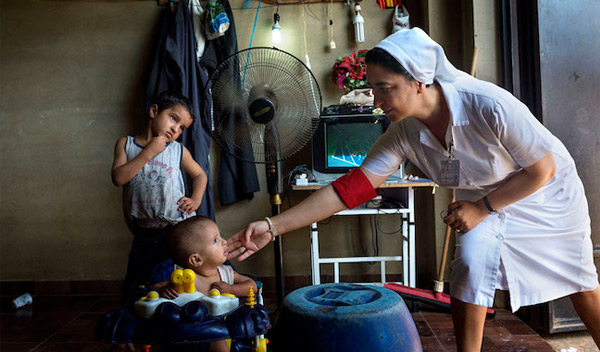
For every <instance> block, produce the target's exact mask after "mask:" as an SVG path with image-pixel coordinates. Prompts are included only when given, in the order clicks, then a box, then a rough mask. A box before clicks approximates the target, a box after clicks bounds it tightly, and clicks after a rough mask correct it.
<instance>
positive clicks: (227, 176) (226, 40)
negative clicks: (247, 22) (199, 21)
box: [200, 0, 260, 205]
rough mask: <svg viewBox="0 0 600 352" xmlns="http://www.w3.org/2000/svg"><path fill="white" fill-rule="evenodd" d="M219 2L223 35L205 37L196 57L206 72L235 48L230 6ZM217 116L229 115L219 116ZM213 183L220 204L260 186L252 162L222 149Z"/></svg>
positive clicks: (235, 65) (247, 195) (248, 196)
mask: <svg viewBox="0 0 600 352" xmlns="http://www.w3.org/2000/svg"><path fill="white" fill-rule="evenodd" d="M222 4H223V7H224V8H225V12H226V13H227V16H228V17H229V21H230V25H229V29H228V30H227V31H226V32H225V34H224V35H223V36H221V37H219V38H217V39H213V40H207V41H206V46H205V48H204V53H203V54H202V59H201V60H200V66H202V67H203V68H205V69H206V70H207V71H208V72H209V74H211V73H213V72H214V71H215V70H216V69H217V67H218V66H219V65H220V64H221V63H223V62H224V61H225V60H226V59H227V58H229V57H230V56H231V55H233V54H235V53H236V52H237V51H238V46H237V36H236V31H235V23H234V20H233V12H232V11H231V6H230V5H229V1H227V0H222ZM229 69H230V70H232V72H236V70H239V66H238V62H237V60H235V61H232V62H231V65H230V67H229ZM234 77H235V76H234ZM240 86H241V83H240ZM240 96H241V94H240ZM214 109H215V111H214V114H215V116H220V115H221V114H222V111H218V110H219V109H218V107H214ZM220 118H231V117H222V116H221V117H220ZM235 118H237V119H240V118H244V117H243V113H239V114H237V116H236V117H235ZM229 133H234V131H229ZM238 133H239V132H238ZM248 148H251V146H250V145H248ZM250 150H251V149H250ZM217 183H218V184H217V187H218V190H219V198H220V201H221V204H223V205H228V204H232V203H235V202H237V201H240V200H242V199H251V198H253V197H254V192H257V191H259V190H260V186H259V183H258V176H257V174H256V165H255V164H254V163H251V162H248V161H242V160H240V159H239V158H235V157H234V156H232V155H230V154H228V153H226V152H223V153H222V154H221V162H220V165H219V180H218V182H217Z"/></svg>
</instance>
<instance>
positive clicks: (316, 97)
mask: <svg viewBox="0 0 600 352" xmlns="http://www.w3.org/2000/svg"><path fill="white" fill-rule="evenodd" d="M207 89H210V91H211V94H210V96H212V106H211V113H210V114H209V116H207V121H205V122H206V125H207V126H208V128H209V129H210V131H211V133H212V136H213V139H214V141H215V142H216V143H217V144H218V145H219V146H220V147H221V149H223V150H224V151H226V152H227V153H229V154H231V155H233V156H234V157H236V158H238V159H242V160H245V161H250V162H255V163H274V162H278V161H281V160H283V159H286V158H288V157H289V156H291V155H293V154H294V153H296V152H298V151H299V150H300V149H302V147H304V145H305V144H306V143H308V142H309V141H310V139H311V137H312V135H313V133H314V131H315V130H316V128H317V124H318V120H319V115H320V111H321V91H320V89H319V85H318V83H317V81H316V79H315V77H314V76H313V74H312V72H311V71H310V70H309V69H308V68H307V67H306V65H304V63H303V62H302V61H300V60H299V59H298V58H296V57H295V56H293V55H291V54H289V53H287V52H285V51H282V50H279V49H276V48H266V47H256V48H250V49H245V50H242V51H239V52H237V53H235V54H233V55H232V56H230V57H229V58H227V59H226V60H225V61H224V62H223V63H221V65H219V67H217V69H216V70H215V71H214V72H213V74H212V75H211V76H210V79H209V84H208V85H207Z"/></svg>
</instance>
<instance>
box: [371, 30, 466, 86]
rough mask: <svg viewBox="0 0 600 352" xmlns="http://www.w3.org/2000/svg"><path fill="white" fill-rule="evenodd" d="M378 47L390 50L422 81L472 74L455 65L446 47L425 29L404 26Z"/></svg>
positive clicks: (453, 78)
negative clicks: (405, 27) (451, 61)
mask: <svg viewBox="0 0 600 352" xmlns="http://www.w3.org/2000/svg"><path fill="white" fill-rule="evenodd" d="M375 47H376V48H381V49H383V50H385V51H387V52H388V53H389V54H390V55H392V56H393V57H394V58H395V59H396V60H398V62H399V63H400V64H401V65H402V66H403V67H404V68H405V69H406V71H408V73H410V74H411V76H413V78H414V79H416V80H417V81H419V82H421V83H425V84H432V83H433V82H434V81H438V82H453V81H455V80H456V78H457V77H459V76H463V75H467V76H468V74H467V73H465V72H462V71H460V70H458V69H457V68H456V67H454V66H452V64H451V63H450V61H448V59H447V58H446V54H444V49H442V47H441V46H440V45H439V44H438V43H436V42H434V41H433V39H431V38H429V36H428V35H427V33H425V32H423V30H422V29H421V28H417V27H415V28H411V29H402V30H400V31H398V32H396V33H394V34H392V35H390V36H388V37H387V38H385V39H384V40H382V41H381V42H379V44H377V45H376V46H375Z"/></svg>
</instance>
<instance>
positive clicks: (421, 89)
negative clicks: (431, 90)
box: [415, 81, 427, 94]
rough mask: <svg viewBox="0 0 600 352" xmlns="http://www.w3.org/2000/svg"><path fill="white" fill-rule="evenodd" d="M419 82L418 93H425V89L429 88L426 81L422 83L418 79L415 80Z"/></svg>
mask: <svg viewBox="0 0 600 352" xmlns="http://www.w3.org/2000/svg"><path fill="white" fill-rule="evenodd" d="M415 82H416V83H417V93H420V94H422V93H425V89H427V85H425V83H421V82H418V81H415Z"/></svg>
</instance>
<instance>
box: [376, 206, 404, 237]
mask: <svg viewBox="0 0 600 352" xmlns="http://www.w3.org/2000/svg"><path fill="white" fill-rule="evenodd" d="M379 214H389V213H386V212H383V211H381V210H380V211H379ZM396 214H400V212H398V213H396ZM377 219H378V217H377V216H375V228H377V229H378V230H379V231H381V233H383V234H385V235H395V234H397V233H399V232H400V231H402V226H403V224H404V219H401V220H402V221H400V228H399V229H398V230H395V231H392V232H386V231H384V230H383V229H381V227H380V226H379V221H378V220H377Z"/></svg>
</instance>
